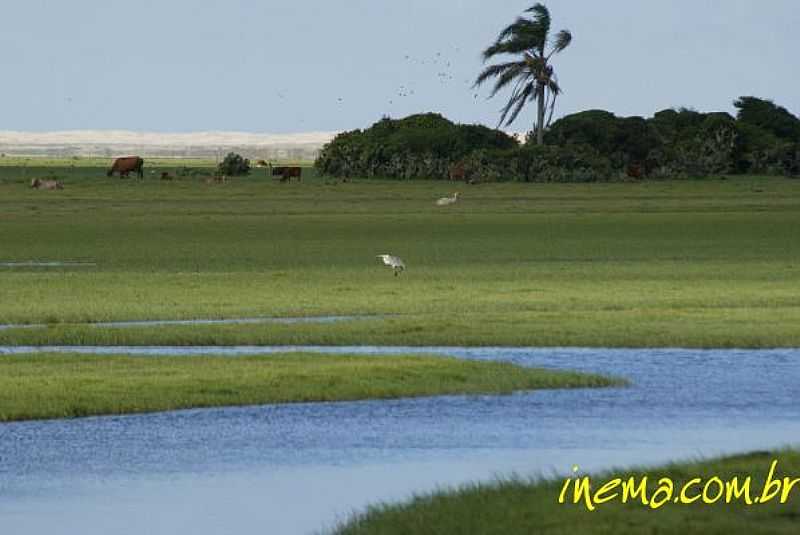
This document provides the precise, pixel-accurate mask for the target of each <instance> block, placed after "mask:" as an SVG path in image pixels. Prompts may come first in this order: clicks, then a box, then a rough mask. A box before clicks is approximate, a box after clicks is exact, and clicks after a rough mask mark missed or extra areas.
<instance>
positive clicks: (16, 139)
mask: <svg viewBox="0 0 800 535" xmlns="http://www.w3.org/2000/svg"><path fill="white" fill-rule="evenodd" d="M335 135H336V132H300V133H295V134H266V133H264V134H259V133H251V132H190V133H163V132H133V131H130V130H63V131H58V132H18V131H13V130H0V144H2V145H142V146H146V145H158V146H163V145H173V146H193V147H197V146H212V147H219V146H248V145H253V146H259V145H320V146H321V145H324V144H325V143H327V142H328V141H330V140H331V139H333V137H334V136H335Z"/></svg>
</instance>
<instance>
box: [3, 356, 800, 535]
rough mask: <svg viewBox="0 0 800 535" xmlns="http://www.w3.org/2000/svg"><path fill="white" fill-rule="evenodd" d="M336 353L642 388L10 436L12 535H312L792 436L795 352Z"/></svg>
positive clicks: (71, 426) (223, 412) (25, 426)
mask: <svg viewBox="0 0 800 535" xmlns="http://www.w3.org/2000/svg"><path fill="white" fill-rule="evenodd" d="M50 349H52V348H47V350H50ZM66 349H67V348H62V350H66ZM74 349H75V348H69V350H74ZM106 349H108V348H106ZM220 349H221V348H191V351H190V352H197V353H201V354H209V353H219V352H221V351H220ZM293 349H296V350H309V349H313V350H318V351H321V350H323V348H293ZM95 350H97V349H96V348H95ZM278 350H280V351H285V350H286V348H226V349H225V350H224V352H225V353H226V354H231V355H237V354H249V353H265V352H270V351H278ZM0 351H3V352H11V348H3V349H2V350H0ZM335 351H336V352H348V353H352V352H362V353H410V352H421V353H442V354H453V355H457V356H460V357H464V358H474V359H493V360H494V359H496V360H505V361H511V362H516V363H518V364H521V365H526V366H544V367H553V368H569V369H578V370H585V371H591V372H600V373H609V374H613V375H619V376H622V377H626V378H628V379H630V380H631V382H632V386H631V387H629V388H614V389H588V390H555V391H539V392H532V393H531V392H527V393H517V394H513V395H508V396H446V397H436V398H422V399H405V400H392V401H380V402H377V401H362V402H343V403H320V404H295V405H282V406H281V405H266V406H260V407H243V408H223V409H210V410H189V411H176V412H170V413H161V414H151V415H131V416H121V417H97V418H85V419H79V420H70V421H63V420H53V421H43V422H19V423H9V424H1V425H0V527H2V528H8V529H7V530H6V529H3V530H2V532H3V533H5V532H8V533H47V534H48V535H49V534H51V533H58V532H61V531H62V530H61V529H60V528H61V527H63V526H67V525H68V526H75V529H74V532H76V533H87V534H94V533H96V534H105V533H131V534H134V533H137V534H139V533H159V534H160V533H164V534H166V533H176V532H186V533H189V532H191V533H200V534H203V533H209V534H211V533H214V534H217V533H236V534H249V533H259V534H264V533H306V532H309V531H313V530H314V529H318V528H321V527H323V526H326V525H331V523H332V522H333V521H334V520H335V519H336V518H340V517H341V516H342V515H345V514H347V513H348V512H349V511H352V510H353V509H358V508H362V507H363V506H365V505H366V504H367V503H370V502H373V501H375V500H378V499H398V498H404V497H407V496H408V495H409V494H410V493H411V492H413V491H421V490H430V489H433V488H435V487H436V486H437V485H443V484H457V483H461V482H465V481H470V480H474V479H487V478H490V477H492V476H493V475H494V474H496V473H509V472H511V471H518V472H520V473H523V474H536V473H540V474H546V475H549V474H552V473H553V472H565V471H566V470H568V469H569V467H570V466H572V465H573V464H578V465H580V466H581V467H583V468H584V469H587V470H590V469H598V468H605V467H610V466H620V465H631V464H639V463H657V462H662V461H665V460H668V459H673V458H691V457H697V456H701V455H715V454H719V453H728V452H735V451H744V450H751V449H766V448H772V447H776V446H781V445H787V444H790V443H792V442H796V441H797V440H798V437H800V405H799V404H797V403H796V399H797V398H798V395H800V366H798V363H799V362H800V351H799V350H772V351H722V350H720V351H700V350H604V349H500V348H475V349H459V348H336V349H335ZM137 352H138V353H140V354H164V353H165V352H167V351H166V350H165V348H138V349H137ZM173 352H174V353H181V354H183V353H187V351H184V350H181V351H177V350H175V351H173Z"/></svg>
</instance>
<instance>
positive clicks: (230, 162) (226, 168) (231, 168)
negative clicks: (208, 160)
mask: <svg viewBox="0 0 800 535" xmlns="http://www.w3.org/2000/svg"><path fill="white" fill-rule="evenodd" d="M218 171H219V173H220V174H221V175H223V176H242V175H247V174H249V173H250V160H248V159H247V158H242V156H241V155H239V154H236V153H234V152H229V153H228V155H227V156H225V159H224V160H222V163H220V164H219V167H218Z"/></svg>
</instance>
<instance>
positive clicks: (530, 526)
mask: <svg viewBox="0 0 800 535" xmlns="http://www.w3.org/2000/svg"><path fill="white" fill-rule="evenodd" d="M773 460H777V461H778V464H777V466H776V470H775V473H774V476H773V478H777V479H781V480H783V478H784V477H788V478H790V481H791V480H792V479H795V478H798V477H800V452H798V451H797V450H783V451H778V452H771V453H770V452H761V453H753V454H748V455H740V456H736V457H728V458H722V459H711V460H705V461H700V462H692V463H680V464H671V465H668V466H664V467H660V468H653V469H648V470H633V471H631V470H613V471H611V472H608V473H606V474H601V475H599V476H596V477H593V478H592V481H593V482H594V487H593V490H592V491H593V492H594V491H597V490H598V487H600V485H602V484H603V483H605V482H607V481H610V480H612V479H614V478H622V479H623V480H627V479H628V478H629V477H631V476H635V477H636V478H637V481H641V477H642V476H647V478H648V481H649V483H648V484H649V489H650V494H648V496H649V497H648V502H649V501H650V500H651V499H652V498H653V491H654V490H655V489H656V488H657V482H658V480H659V478H662V477H666V478H670V479H671V480H672V481H673V483H674V484H675V487H674V488H675V489H677V491H676V493H675V494H674V496H675V497H678V496H679V492H680V490H681V488H682V486H683V485H684V484H686V483H687V482H689V481H690V480H692V479H694V478H701V479H702V481H701V482H700V483H698V484H696V485H694V486H690V487H688V488H687V491H686V496H687V497H688V498H689V499H691V498H694V497H695V496H698V495H699V496H701V497H700V499H699V500H697V501H695V502H694V503H692V504H689V505H685V504H676V503H674V501H673V500H670V502H669V503H665V504H664V505H662V506H661V507H659V508H657V509H652V508H651V507H650V506H649V505H648V506H644V505H642V503H641V500H640V499H632V500H629V501H628V503H626V504H622V503H621V500H620V499H613V500H611V501H609V502H606V503H603V504H600V505H596V509H595V510H594V511H591V512H590V511H588V510H587V509H586V508H585V507H584V505H583V503H584V502H583V501H581V502H580V503H581V504H580V505H575V504H574V503H572V489H573V487H570V489H569V492H568V493H567V496H569V498H568V499H567V500H566V501H567V503H564V504H559V503H558V499H559V495H560V493H561V490H562V487H563V484H564V480H563V479H562V480H550V481H526V480H522V479H511V480H505V481H499V482H495V483H487V484H474V485H470V486H466V487H462V488H460V489H457V490H453V491H444V492H437V493H435V494H429V495H423V496H418V497H416V498H414V499H413V500H411V501H409V502H406V503H401V504H396V505H393V504H382V505H376V506H373V507H372V508H370V509H369V510H368V511H367V512H366V513H364V514H361V515H359V516H356V517H354V518H352V519H351V520H350V521H348V522H347V523H345V524H343V525H341V526H339V527H338V528H337V529H335V531H334V532H333V533H335V535H378V534H380V535H395V534H397V535H400V534H407V533H414V534H415V535H428V534H430V535H433V534H436V535H446V534H456V533H457V534H460V535H469V534H476V535H478V534H480V535H517V534H519V535H530V534H531V533H536V534H554V535H555V534H564V535H567V534H573V533H580V534H588V535H594V534H615V535H617V534H619V535H624V534H631V535H641V534H656V533H658V534H681V535H688V534H698V535H699V534H702V535H727V534H748V535H749V534H763V535H767V534H786V535H788V534H793V533H797V530H798V519H800V482H798V483H796V484H795V486H794V487H793V488H792V490H791V492H790V493H789V495H788V499H787V501H786V502H785V503H783V504H781V503H780V494H778V495H777V496H776V497H775V498H773V499H772V500H770V501H767V502H766V503H761V504H753V505H746V504H745V503H744V501H743V500H739V501H735V500H734V502H733V503H725V498H724V496H725V494H724V493H723V497H722V498H720V499H719V500H718V501H716V502H715V503H713V504H711V505H708V504H704V503H702V500H703V498H702V494H701V493H702V491H703V487H704V485H705V484H706V482H707V481H709V480H710V479H711V478H713V477H715V476H716V477H719V478H720V479H721V480H722V481H723V482H727V481H730V480H731V479H732V478H733V477H737V476H738V478H739V479H738V481H739V482H740V483H743V482H744V480H745V478H746V477H748V476H751V477H752V481H751V497H752V498H755V497H757V496H759V497H760V495H761V492H762V489H763V486H764V482H765V480H766V479H767V474H768V472H769V470H770V466H771V463H772V461H773ZM718 488H719V487H718V484H717V483H716V482H715V483H712V484H710V485H709V489H710V490H709V491H708V493H707V497H708V498H709V499H712V498H714V497H715V496H716V495H717V493H718ZM615 490H616V492H617V494H618V495H620V494H621V491H620V487H616V489H615ZM781 492H782V491H781ZM611 494H612V492H609V493H608V494H606V496H609V495H611ZM663 497H664V496H660V497H658V498H657V500H656V501H657V502H660V501H661V500H663Z"/></svg>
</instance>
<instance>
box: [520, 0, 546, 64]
mask: <svg viewBox="0 0 800 535" xmlns="http://www.w3.org/2000/svg"><path fill="white" fill-rule="evenodd" d="M525 12H526V13H533V19H532V20H531V22H532V23H533V24H532V25H531V27H530V30H529V31H530V37H531V38H532V40H533V41H534V43H535V44H534V46H533V47H531V48H536V49H537V50H538V51H539V52H540V53H541V54H542V55H544V47H545V44H546V43H547V34H549V33H550V11H549V10H548V9H547V7H546V6H545V5H544V4H540V3H537V4H534V5H533V6H531V7H529V8H528V9H526V10H525Z"/></svg>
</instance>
